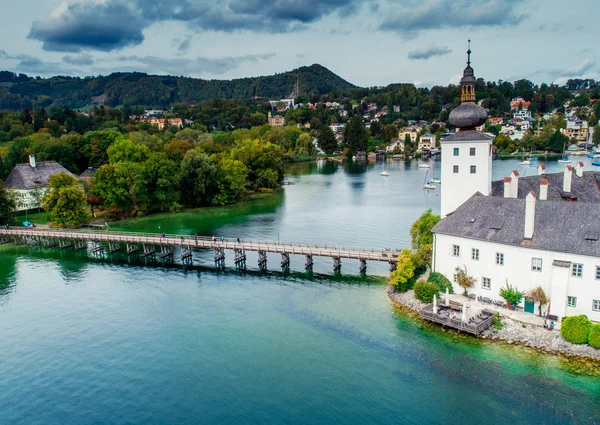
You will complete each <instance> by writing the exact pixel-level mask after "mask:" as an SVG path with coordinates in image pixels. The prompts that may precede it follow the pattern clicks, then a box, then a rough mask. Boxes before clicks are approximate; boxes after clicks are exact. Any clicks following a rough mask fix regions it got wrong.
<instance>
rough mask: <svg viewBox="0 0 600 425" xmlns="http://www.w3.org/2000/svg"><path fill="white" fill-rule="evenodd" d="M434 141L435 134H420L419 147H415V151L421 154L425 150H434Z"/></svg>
mask: <svg viewBox="0 0 600 425" xmlns="http://www.w3.org/2000/svg"><path fill="white" fill-rule="evenodd" d="M435 145H436V140H435V134H431V133H425V134H422V135H421V137H420V139H419V145H418V147H417V151H419V152H423V151H425V150H429V151H430V150H431V149H435Z"/></svg>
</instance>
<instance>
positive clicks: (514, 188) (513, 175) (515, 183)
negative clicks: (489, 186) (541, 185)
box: [510, 170, 519, 198]
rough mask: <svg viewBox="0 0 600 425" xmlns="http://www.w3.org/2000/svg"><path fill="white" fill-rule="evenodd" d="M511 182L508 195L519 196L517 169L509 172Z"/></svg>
mask: <svg viewBox="0 0 600 425" xmlns="http://www.w3.org/2000/svg"><path fill="white" fill-rule="evenodd" d="M510 178H511V181H512V182H511V184H510V197H511V198H518V197H519V172H518V171H517V170H513V171H512V173H510Z"/></svg>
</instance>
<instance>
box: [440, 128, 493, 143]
mask: <svg viewBox="0 0 600 425" xmlns="http://www.w3.org/2000/svg"><path fill="white" fill-rule="evenodd" d="M492 139H493V137H492V136H489V135H487V134H485V133H482V132H481V131H477V130H462V131H457V132H456V133H452V134H451V135H449V136H447V137H444V138H442V140H441V141H442V142H472V141H476V140H492Z"/></svg>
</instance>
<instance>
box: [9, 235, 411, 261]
mask: <svg viewBox="0 0 600 425" xmlns="http://www.w3.org/2000/svg"><path fill="white" fill-rule="evenodd" d="M0 243H15V244H17V245H29V246H40V247H44V248H50V247H58V248H60V249H67V248H72V249H75V250H86V251H88V250H91V252H92V253H93V254H96V255H104V254H105V253H108V254H109V255H110V254H114V253H117V252H121V251H122V250H123V248H125V249H126V251H124V252H125V253H126V254H127V255H128V256H133V255H136V256H139V255H141V256H144V257H149V258H153V259H156V257H158V258H160V259H163V260H167V261H174V260H175V256H176V248H177V249H178V250H179V256H180V258H181V262H182V263H183V264H191V262H192V256H193V250H194V249H209V250H212V251H213V254H214V262H215V265H216V266H217V267H220V268H223V267H225V252H226V251H227V250H229V251H233V254H234V260H235V265H236V267H237V268H240V269H244V268H245V267H246V252H247V251H254V252H258V266H259V268H260V269H262V270H266V268H267V253H277V254H280V255H281V267H282V268H284V269H285V268H289V266H290V255H302V256H304V257H305V268H306V269H312V267H313V257H329V258H331V259H332V260H333V270H334V271H340V270H341V267H342V259H353V260H358V261H360V271H361V272H366V269H367V261H378V262H386V263H388V264H389V266H390V270H394V269H395V268H396V263H397V261H398V259H397V255H398V252H399V250H396V251H392V250H391V249H389V248H387V249H379V250H377V249H363V248H348V247H339V246H334V245H311V244H304V243H289V242H273V241H252V240H247V239H240V240H237V239H214V238H209V237H201V236H190V235H168V234H149V233H132V232H115V231H110V232H109V231H94V230H90V229H85V230H79V229H75V230H73V229H64V230H63V229H37V228H17V227H10V228H8V229H1V230H0Z"/></svg>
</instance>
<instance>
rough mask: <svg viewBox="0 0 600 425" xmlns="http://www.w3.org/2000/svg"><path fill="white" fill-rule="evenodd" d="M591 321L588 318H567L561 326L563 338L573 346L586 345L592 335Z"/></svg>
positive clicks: (582, 316)
mask: <svg viewBox="0 0 600 425" xmlns="http://www.w3.org/2000/svg"><path fill="white" fill-rule="evenodd" d="M591 323H592V322H590V319H588V318H587V316H584V315H581V316H569V317H566V318H565V319H564V320H563V321H562V323H561V325H560V333H561V334H562V336H563V338H564V339H566V340H567V341H569V342H572V343H573V344H585V343H587V342H588V337H589V334H590V325H591Z"/></svg>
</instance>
